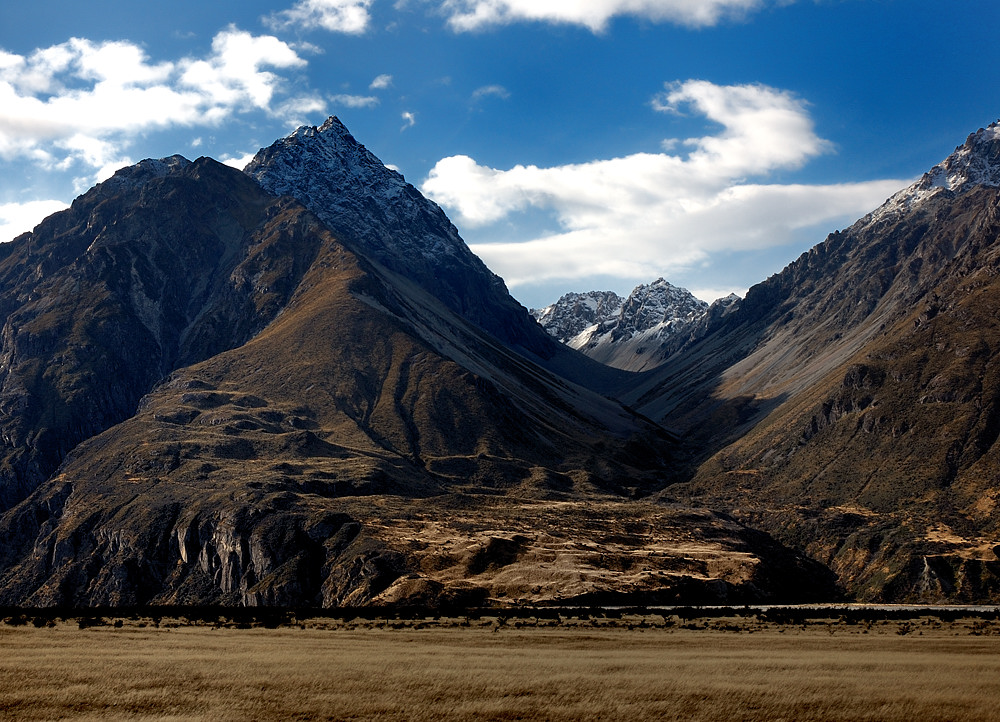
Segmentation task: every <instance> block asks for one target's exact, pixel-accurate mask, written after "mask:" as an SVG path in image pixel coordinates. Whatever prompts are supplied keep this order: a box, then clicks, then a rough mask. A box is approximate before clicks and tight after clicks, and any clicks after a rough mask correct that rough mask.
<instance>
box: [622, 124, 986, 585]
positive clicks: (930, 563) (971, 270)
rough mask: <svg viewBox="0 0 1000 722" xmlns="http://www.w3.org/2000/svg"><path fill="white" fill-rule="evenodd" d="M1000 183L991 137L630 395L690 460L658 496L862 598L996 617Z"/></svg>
mask: <svg viewBox="0 0 1000 722" xmlns="http://www.w3.org/2000/svg"><path fill="white" fill-rule="evenodd" d="M998 168H1000V128H998V126H997V125H993V126H990V127H989V128H985V129H981V130H980V131H978V132H977V133H974V134H972V135H971V136H969V138H968V140H967V141H966V143H965V144H964V145H962V146H960V147H959V148H958V149H956V151H955V153H954V154H953V155H952V156H950V157H949V158H948V159H946V160H945V161H944V162H942V163H941V164H939V165H938V166H936V167H935V168H934V169H932V170H931V171H930V172H929V173H927V174H926V175H925V176H924V177H923V178H922V179H921V180H920V181H918V182H917V183H916V184H914V185H913V186H912V187H910V188H908V189H904V190H903V191H901V192H900V193H899V194H897V195H895V196H893V198H891V199H889V200H888V201H887V202H886V204H885V205H883V206H882V207H881V208H879V209H877V210H876V211H874V212H873V213H871V214H869V215H868V216H866V217H865V218H863V219H861V220H859V221H858V222H857V223H856V224H854V225H853V226H852V227H850V228H848V229H846V230H844V231H843V232H837V233H834V234H832V235H831V236H829V237H828V238H827V239H826V241H825V242H824V243H822V244H820V245H819V246H817V247H815V248H814V249H812V250H811V251H809V252H808V253H806V254H803V255H802V257H800V258H799V259H798V260H797V261H795V262H794V263H792V264H791V265H790V266H789V267H788V268H786V269H785V270H784V271H782V272H781V273H779V274H777V275H775V276H773V277H771V278H770V279H768V280H767V281H765V282H763V283H761V284H759V285H757V286H755V287H753V288H751V289H750V291H749V293H748V294H747V296H746V298H745V299H743V300H742V301H741V302H740V304H739V305H738V307H736V308H734V309H733V310H732V311H731V312H730V313H729V314H727V315H725V316H723V317H721V318H719V319H717V320H715V321H714V322H712V323H710V324H709V328H707V329H706V331H705V333H704V335H702V336H701V337H700V338H696V339H695V340H693V342H691V343H688V345H686V346H685V347H682V348H680V349H678V350H676V351H675V352H674V353H673V354H672V355H671V356H670V358H668V360H667V361H666V363H665V364H664V365H663V366H661V367H660V368H659V369H657V370H656V371H654V372H652V373H651V374H649V375H648V376H647V378H646V379H645V380H644V381H643V383H642V384H640V385H639V386H637V387H636V388H634V389H633V390H632V391H631V392H629V393H628V394H626V397H625V398H626V399H627V400H628V401H629V402H631V403H633V404H634V405H635V406H636V407H637V408H638V409H640V410H641V411H643V412H644V413H646V414H648V415H649V416H651V417H652V418H655V419H660V420H664V421H669V423H670V424H671V425H673V427H674V428H675V429H676V430H678V431H679V432H680V433H682V434H683V435H684V436H685V438H686V439H687V440H688V441H689V443H691V444H692V445H695V446H697V447H698V448H701V449H702V450H703V451H702V453H703V454H704V455H705V457H704V458H705V459H706V460H705V461H704V462H703V463H700V464H697V465H695V467H694V479H693V481H692V482H691V483H690V484H688V485H682V486H680V487H678V488H676V489H673V490H671V491H670V492H669V494H671V495H672V496H675V497H676V498H684V499H686V500H688V501H691V500H700V501H701V502H702V503H707V504H712V505H718V506H722V507H723V508H727V509H729V510H730V511H732V512H734V513H735V514H736V515H737V516H738V517H739V518H741V519H743V520H744V521H746V522H748V523H751V524H754V525H758V526H760V527H761V528H763V529H765V530H767V531H770V532H772V533H774V534H776V535H777V536H778V537H779V538H780V539H782V540H784V541H786V542H788V543H791V544H793V545H794V546H796V547H797V548H799V549H802V550H805V551H808V552H809V553H810V554H811V555H812V556H813V557H814V558H815V559H817V560H819V561H822V562H823V563H825V564H827V565H829V566H830V567H831V568H832V569H833V570H834V571H836V572H837V574H838V576H839V578H840V579H841V581H842V583H844V584H845V585H846V586H847V588H848V589H849V590H850V591H852V592H853V593H855V594H857V595H858V596H859V597H861V598H864V599H881V600H901V599H909V600H941V599H955V600H962V599H964V600H982V599H996V598H997V594H998V591H1000V576H998V571H1000V561H998V557H997V556H996V553H995V552H994V548H995V547H996V545H997V542H998V541H1000V534H998V532H1000V530H998V529H997V528H996V521H995V520H996V517H995V513H994V511H993V510H994V507H995V503H996V499H997V498H998V497H1000V484H998V483H997V479H998V478H1000V477H998V476H997V474H996V461H995V457H996V455H997V453H998V448H997V447H996V441H997V438H998V431H997V430H998V426H997V419H998V418H1000V406H998V402H1000V386H997V384H996V379H995V378H994V375H995V374H994V370H995V369H994V366H995V365H996V363H997V361H996V359H997V358H998V349H1000V335H998V334H997V325H996V321H995V319H996V317H997V315H998V312H1000V306H998V303H1000V282H998V281H997V278H996V276H997V274H996V269H997V267H998V266H997V263H998V253H1000V244H998V241H1000V190H998V188H997V179H998V177H1000V176H998V175H997V172H996V169H998Z"/></svg>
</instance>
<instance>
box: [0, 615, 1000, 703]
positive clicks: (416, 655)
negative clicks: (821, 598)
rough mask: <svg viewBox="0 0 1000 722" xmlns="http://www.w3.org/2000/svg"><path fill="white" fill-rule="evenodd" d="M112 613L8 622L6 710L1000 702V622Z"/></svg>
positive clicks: (2, 667)
mask: <svg viewBox="0 0 1000 722" xmlns="http://www.w3.org/2000/svg"><path fill="white" fill-rule="evenodd" d="M102 621H103V622H104V626H93V627H90V626H86V624H80V623H78V622H77V621H75V620H74V621H60V622H56V623H54V626H50V627H45V626H42V627H40V628H37V627H35V626H33V625H32V624H21V625H11V624H10V623H9V622H8V624H6V625H3V626H0V716H2V718H3V719H19V720H32V719H36V720H37V719H102V720H105V719H112V720H118V719H129V720H166V719H185V720H189V719H194V720H209V719H211V720H246V719H255V720H272V719H273V720H277V719H283V720H285V719H374V718H378V719H389V720H402V719H407V720H412V719H417V720H430V719H455V720H457V719H484V718H485V719H550V720H585V719H586V720H590V719H689V720H715V719H735V720H777V719H782V718H784V719H794V720H800V721H801V720H907V721H909V720H917V719H919V720H925V721H928V720H953V721H954V720H983V719H995V713H996V710H997V709H998V703H1000V690H998V688H997V686H996V680H997V679H998V678H1000V636H997V632H998V631H1000V624H998V622H997V621H996V620H992V621H985V620H983V619H974V618H966V619H961V618H960V619H955V620H952V621H941V620H940V619H934V618H929V617H921V618H914V619H901V618H888V619H881V620H861V621H858V620H854V621H851V620H845V619H844V618H841V619H840V620H836V619H832V620H831V619H814V620H807V621H803V620H801V619H800V620H797V621H795V620H792V619H781V618H779V617H767V616H764V615H758V616H757V617H756V618H752V617H747V616H744V617H737V616H734V617H729V618H726V617H715V618H712V619H690V618H679V617H673V616H671V615H669V614H666V615H646V616H642V617H635V618H630V617H627V616H622V617H619V618H616V619H611V620H609V619H607V618H597V617H594V618H587V617H586V616H584V617H581V618H577V619H558V618H557V620H555V621H553V620H548V619H546V620H541V619H537V620H535V621H534V622H531V621H530V620H517V621H515V622H512V621H511V620H509V619H506V620H505V619H504V618H503V617H499V618H497V617H492V618H490V617H482V618H477V619H472V620H468V619H458V620H450V621H448V620H434V619H424V620H403V621H401V620H390V619H385V620H353V621H345V620H333V619H324V620H309V621H307V622H305V623H302V624H296V625H294V626H291V627H288V626H286V627H282V628H277V629H265V628H261V627H255V628H248V629H239V628H231V627H229V628H224V627H214V628H213V627H211V626H205V625H191V626H188V625H186V624H181V623H180V622H179V621H178V622H170V621H161V620H158V621H156V622H153V621H150V620H145V621H138V620H128V619H121V620H110V619H108V620H102ZM154 624H156V625H158V626H153V625H154ZM247 626H249V625H247ZM81 627H82V628H81Z"/></svg>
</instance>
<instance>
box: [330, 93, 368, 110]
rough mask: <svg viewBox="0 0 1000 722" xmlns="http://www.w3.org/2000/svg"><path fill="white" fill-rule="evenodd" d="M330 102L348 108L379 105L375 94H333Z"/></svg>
mask: <svg viewBox="0 0 1000 722" xmlns="http://www.w3.org/2000/svg"><path fill="white" fill-rule="evenodd" d="M330 102H331V103H334V104H335V105H343V106H344V107H347V108H371V107H373V106H376V105H378V98H376V97H375V96H374V95H347V94H340V95H331V96H330Z"/></svg>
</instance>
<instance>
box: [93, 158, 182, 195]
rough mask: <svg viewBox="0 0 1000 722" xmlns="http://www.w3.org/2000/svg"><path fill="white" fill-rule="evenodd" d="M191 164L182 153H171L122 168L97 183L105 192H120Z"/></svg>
mask: <svg viewBox="0 0 1000 722" xmlns="http://www.w3.org/2000/svg"><path fill="white" fill-rule="evenodd" d="M189 165H191V161H189V160H188V159H187V158H185V157H184V156H182V155H171V156H168V157H166V158H146V159H145V160H141V161H139V162H138V163H136V164H135V165H130V166H128V167H126V168H121V169H119V170H117V171H115V174H114V175H113V176H111V177H110V178H108V179H107V180H106V181H104V182H103V183H99V184H98V185H97V187H98V188H101V189H102V190H103V191H104V192H109V191H110V192H112V193H118V192H121V191H123V190H127V189H133V188H138V187H140V186H142V185H144V184H145V183H146V182H148V181H150V180H152V179H154V178H164V177H166V176H168V175H170V174H171V173H173V172H175V171H178V170H180V169H181V168H184V167H186V166H189Z"/></svg>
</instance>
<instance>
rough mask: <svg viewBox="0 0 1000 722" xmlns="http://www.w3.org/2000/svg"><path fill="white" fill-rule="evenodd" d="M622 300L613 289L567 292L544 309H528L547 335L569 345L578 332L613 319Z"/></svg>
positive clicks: (591, 328) (619, 308)
mask: <svg viewBox="0 0 1000 722" xmlns="http://www.w3.org/2000/svg"><path fill="white" fill-rule="evenodd" d="M624 301H625V299H623V298H622V297H621V296H619V295H618V294H617V293H615V292H614V291H588V292H586V293H567V294H565V295H564V296H563V297H562V298H560V299H559V300H558V301H556V302H555V303H553V304H552V305H550V306H546V307H545V308H535V309H532V310H531V315H532V316H533V317H534V318H535V320H536V321H538V323H539V324H540V325H541V327H542V328H544V329H545V330H546V331H547V332H548V333H549V335H550V336H552V337H554V338H556V339H558V340H559V341H561V342H562V343H565V344H572V342H573V340H574V339H575V338H576V337H577V336H579V335H580V334H582V333H584V332H586V331H588V330H593V329H594V328H595V327H597V326H602V325H604V324H606V323H612V322H614V321H615V320H616V319H617V318H618V317H619V316H620V315H621V311H622V303H624Z"/></svg>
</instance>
